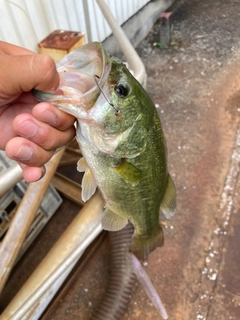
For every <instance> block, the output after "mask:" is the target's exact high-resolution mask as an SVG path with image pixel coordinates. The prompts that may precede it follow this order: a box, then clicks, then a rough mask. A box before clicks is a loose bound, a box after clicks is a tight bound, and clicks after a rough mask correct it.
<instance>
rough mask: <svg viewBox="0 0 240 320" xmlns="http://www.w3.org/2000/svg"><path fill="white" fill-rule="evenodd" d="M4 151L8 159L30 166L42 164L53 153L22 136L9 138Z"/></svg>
mask: <svg viewBox="0 0 240 320" xmlns="http://www.w3.org/2000/svg"><path fill="white" fill-rule="evenodd" d="M5 152H6V155H7V156H8V157H9V158H10V159H12V160H15V161H17V162H19V163H21V164H26V165H27V166H30V167H41V166H43V165H44V164H45V163H47V162H48V161H49V160H50V159H51V157H52V156H53V154H54V151H46V150H45V149H43V148H41V147H39V146H38V145H37V144H35V143H33V142H32V141H29V140H27V139H24V138H22V137H15V138H13V139H11V140H9V141H8V143H7V144H6V148H5Z"/></svg>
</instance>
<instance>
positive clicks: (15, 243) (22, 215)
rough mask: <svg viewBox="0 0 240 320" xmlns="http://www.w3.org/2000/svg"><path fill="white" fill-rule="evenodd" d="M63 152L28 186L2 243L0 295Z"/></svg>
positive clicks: (0, 251) (0, 250) (0, 254)
mask: <svg viewBox="0 0 240 320" xmlns="http://www.w3.org/2000/svg"><path fill="white" fill-rule="evenodd" d="M64 150H65V149H64V148H63V149H61V150H60V151H59V152H58V153H57V154H56V155H55V156H54V157H53V158H52V159H51V160H50V161H49V162H48V163H47V165H46V168H47V173H46V175H45V176H44V177H43V178H42V179H41V180H40V181H37V182H33V183H31V184H29V186H28V188H27V191H26V193H25V195H24V197H23V199H22V201H21V203H20V205H19V207H18V210H17V212H16V214H15V216H14V218H13V221H12V223H11V224H10V227H9V229H8V232H7V234H6V235H5V237H4V239H3V241H2V244H1V246H0V257H1V260H0V294H1V292H2V289H3V287H4V285H5V283H6V281H7V279H8V276H9V274H10V272H11V270H12V268H13V266H14V263H15V261H16V259H17V256H18V254H19V251H20V249H21V246H22V244H23V241H24V240H25V238H26V236H27V233H28V230H29V228H30V226H31V224H32V222H33V220H34V218H35V215H36V212H37V209H38V208H39V206H40V203H41V201H42V199H43V196H44V194H45V191H46V190H47V188H48V185H49V183H50V181H51V178H52V176H53V174H54V172H55V170H56V168H57V165H58V163H59V161H60V159H61V157H62V154H63V152H64Z"/></svg>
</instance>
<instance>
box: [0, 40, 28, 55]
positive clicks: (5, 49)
mask: <svg viewBox="0 0 240 320" xmlns="http://www.w3.org/2000/svg"><path fill="white" fill-rule="evenodd" d="M0 53H5V54H10V55H14V56H17V55H24V54H33V53H34V52H32V51H30V50H28V49H25V48H22V47H19V46H16V45H14V44H11V43H8V42H5V41H0Z"/></svg>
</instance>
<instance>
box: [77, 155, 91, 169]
mask: <svg viewBox="0 0 240 320" xmlns="http://www.w3.org/2000/svg"><path fill="white" fill-rule="evenodd" d="M87 169H88V165H87V162H86V160H85V159H84V158H83V157H82V158H80V159H79V160H78V163H77V171H79V172H85V171H86V170H87Z"/></svg>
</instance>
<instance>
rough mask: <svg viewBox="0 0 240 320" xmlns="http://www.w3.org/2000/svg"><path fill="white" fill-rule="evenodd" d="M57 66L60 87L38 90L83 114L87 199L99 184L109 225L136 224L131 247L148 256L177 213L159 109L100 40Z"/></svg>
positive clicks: (79, 134)
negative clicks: (163, 219)
mask: <svg viewBox="0 0 240 320" xmlns="http://www.w3.org/2000/svg"><path fill="white" fill-rule="evenodd" d="M57 70H58V72H59V75H60V78H61V83H60V86H59V90H58V93H57V94H53V93H46V92H41V91H37V90H34V92H33V94H34V96H35V97H36V98H37V99H38V100H39V101H48V102H50V103H52V104H53V105H55V106H56V107H58V108H59V109H61V110H63V111H64V112H66V113H69V114H72V115H73V116H74V117H76V120H77V125H76V139H77V141H78V144H79V147H80V150H81V153H82V156H83V158H81V159H80V160H79V161H78V166H77V169H78V171H80V172H84V175H83V179H82V199H83V201H87V200H89V199H90V198H91V196H92V195H93V194H94V193H95V191H96V188H97V187H98V188H99V190H100V191H101V194H102V196H103V198H104V199H105V207H104V210H103V216H102V219H101V223H102V228H103V229H105V230H108V231H118V230H121V229H122V228H124V227H125V226H126V225H127V223H128V222H130V223H132V225H133V227H134V233H133V237H132V241H131V245H130V248H129V251H130V252H132V253H133V254H134V255H135V256H137V257H138V258H139V259H141V260H145V259H146V258H147V257H148V255H149V253H150V252H151V251H153V250H155V249H156V248H157V247H161V246H162V245H163V243H164V235H163V228H162V225H161V223H160V218H159V217H160V212H162V213H163V214H164V215H165V217H166V218H167V219H170V218H171V217H172V216H173V214H174V212H175V207H176V188H175V185H174V182H173V180H172V178H171V176H170V174H169V172H168V167H167V148H166V143H165V138H164V134H163V130H162V125H161V121H160V118H159V115H158V112H157V110H156V107H155V105H154V103H153V102H152V100H151V98H150V97H149V95H148V94H147V92H146V91H145V89H144V88H143V87H142V85H141V84H140V83H139V82H138V81H137V80H136V79H135V78H134V76H133V75H132V74H131V72H130V71H129V70H128V68H127V67H126V65H125V64H124V63H122V62H121V61H120V60H119V59H118V58H116V57H114V56H112V55H110V54H108V53H107V52H106V50H105V49H104V48H103V46H102V44H101V43H99V42H92V43H89V44H86V45H83V46H81V47H79V48H77V49H75V50H73V51H71V52H70V53H69V54H67V55H66V56H65V57H64V58H63V59H62V60H61V61H60V62H59V64H58V65H57Z"/></svg>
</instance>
